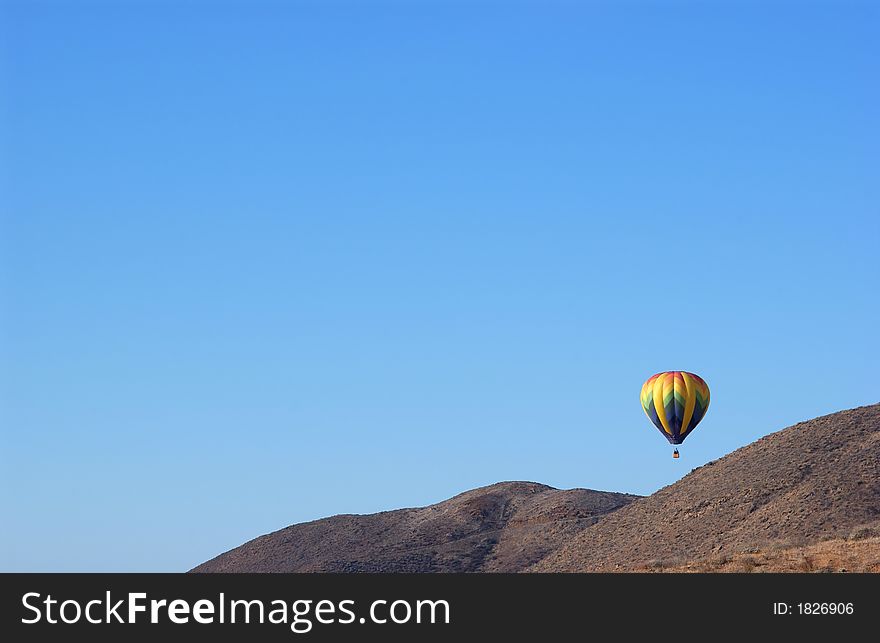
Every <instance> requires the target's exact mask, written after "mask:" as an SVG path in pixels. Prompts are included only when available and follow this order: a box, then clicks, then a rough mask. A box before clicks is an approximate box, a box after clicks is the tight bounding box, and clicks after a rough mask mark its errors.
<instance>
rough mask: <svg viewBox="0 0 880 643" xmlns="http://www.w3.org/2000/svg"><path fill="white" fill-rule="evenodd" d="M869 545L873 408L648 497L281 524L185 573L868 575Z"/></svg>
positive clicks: (484, 500)
mask: <svg viewBox="0 0 880 643" xmlns="http://www.w3.org/2000/svg"><path fill="white" fill-rule="evenodd" d="M859 533H861V534H868V536H871V537H872V538H874V540H870V539H869V540H867V541H865V538H859V537H853V534H859ZM878 534H880V404H878V405H873V406H866V407H861V408H857V409H852V410H848V411H841V412H839V413H833V414H831V415H826V416H824V417H820V418H816V419H814V420H810V421H808V422H801V423H800V424H796V425H794V426H792V427H789V428H787V429H784V430H782V431H779V432H777V433H773V434H771V435H768V436H766V437H764V438H762V439H760V440H758V441H757V442H754V443H752V444H750V445H748V446H746V447H743V448H741V449H739V450H737V451H734V452H733V453H731V454H729V455H727V456H725V457H723V458H721V459H719V460H716V461H714V462H710V463H708V464H706V465H704V466H702V467H699V468H697V469H694V470H693V471H692V472H691V473H689V474H688V475H686V476H685V477H684V478H682V479H681V480H679V481H678V482H676V483H675V484H672V485H670V486H668V487H664V488H663V489H660V490H659V491H657V492H656V493H654V494H652V495H650V496H648V497H645V498H639V497H637V496H633V495H629V494H623V493H610V492H602V491H591V490H587V489H572V490H568V491H561V490H558V489H553V488H552V487H548V486H546V485H541V484H537V483H533V482H504V483H499V484H495V485H492V486H489V487H483V488H480V489H474V490H472V491H468V492H466V493H462V494H460V495H458V496H455V497H454V498H451V499H449V500H446V501H444V502H440V503H438V504H435V505H431V506H428V507H422V508H415V509H400V510H397V511H388V512H383V513H378V514H371V515H341V516H334V517H331V518H325V519H322V520H316V521H314V522H308V523H303V524H298V525H292V526H290V527H287V528H285V529H282V530H280V531H276V532H274V533H271V534H267V535H265V536H261V537H259V538H256V539H255V540H252V541H250V542H248V543H245V544H244V545H242V546H240V547H237V548H235V549H233V550H231V551H229V552H226V553H225V554H221V555H220V556H217V557H216V558H214V559H212V560H209V561H207V562H206V563H203V564H202V565H199V566H198V567H196V568H195V569H193V570H192V571H195V572H517V571H532V572H581V571H745V570H746V569H748V570H753V569H757V570H769V571H808V568H809V569H830V570H838V571H839V570H842V569H848V570H864V571H874V570H877V569H878V568H880V561H878V560H877V555H878V554H880V544H878V542H877V540H876V536H877V535H878Z"/></svg>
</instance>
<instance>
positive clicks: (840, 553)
mask: <svg viewBox="0 0 880 643" xmlns="http://www.w3.org/2000/svg"><path fill="white" fill-rule="evenodd" d="M636 571H640V572H677V573H700V572H708V573H753V572H796V573H811V572H880V536H874V537H860V538H858V539H855V540H852V539H849V540H848V539H844V538H836V539H833V540H825V541H822V542H819V543H815V544H812V545H807V546H791V547H780V546H779V544H778V543H776V544H771V545H768V546H766V547H764V548H762V549H760V550H759V551H757V552H756V553H742V554H735V555H733V556H717V557H714V558H707V559H703V560H698V561H694V562H691V563H686V564H683V565H663V566H647V567H644V568H641V569H638V570H636Z"/></svg>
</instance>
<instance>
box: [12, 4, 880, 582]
mask: <svg viewBox="0 0 880 643" xmlns="http://www.w3.org/2000/svg"><path fill="white" fill-rule="evenodd" d="M0 25H2V27H0V42H2V45H0V47H2V54H0V57H2V68H0V82H2V87H0V96H2V98H0V101H2V113H0V114H2V120H0V137H2V138H0V145H2V148H0V149H2V158H0V209H2V210H0V211H2V219H0V438H2V442H0V510H2V520H0V569H2V570H7V571H8V570H65V571H66V570H86V571H101V570H146V571H164V570H172V571H173V570H183V569H187V568H189V567H191V566H193V565H195V564H197V563H200V562H202V561H203V560H205V559H207V558H210V557H212V556H214V555H216V554H218V553H220V552H222V551H224V550H226V549H229V548H231V547H233V546H236V545H238V544H240V543H241V542H243V541H245V540H248V539H250V538H252V537H254V536H257V535H259V534H262V533H265V532H267V531H271V530H275V529H278V528H281V527H283V526H286V525H288V524H290V523H293V522H298V521H304V520H311V519H315V518H319V517H323V516H327V515H331V514H335V513H344V512H353V513H366V512H373V511H379V510H385V509H393V508H398V507H403V506H414V505H424V504H428V503H432V502H436V501H439V500H442V499H445V498H447V497H449V496H451V495H453V494H456V493H458V492H461V491H464V490H466V489H470V488H473V487H476V486H479V485H485V484H490V483H493V482H497V481H501V480H535V481H540V482H544V483H547V484H551V485H553V486H556V487H590V488H596V489H607V490H617V491H629V492H635V493H650V492H652V491H654V490H656V489H658V488H659V487H661V486H663V485H666V484H669V483H671V482H673V481H675V480H676V479H678V478H679V477H680V476H681V475H683V474H684V473H686V472H687V471H689V470H690V469H691V468H692V467H696V466H699V465H701V464H703V463H705V462H706V461H708V460H710V459H714V458H717V457H719V456H721V455H723V454H725V453H728V452H729V451H731V450H733V449H735V448H737V447H739V446H741V445H744V444H747V443H749V442H751V441H753V440H755V439H756V438H758V437H760V436H762V435H764V434H766V433H769V432H771V431H774V430H777V429H779V428H782V427H784V426H787V425H790V424H793V423H795V422H798V421H800V420H804V419H808V418H811V417H814V416H817V415H821V414H825V413H829V412H833V411H836V410H839V409H843V408H849V407H853V406H858V405H863V404H869V403H874V402H877V401H878V399H880V395H878V389H877V374H878V371H877V365H878V361H880V360H878V358H880V354H878V342H877V329H878V328H880V303H878V278H880V268H878V242H880V207H878V203H880V176H878V174H880V170H878V168H880V135H878V126H877V106H878V104H880V84H878V83H877V79H878V78H880V55H878V54H880V50H878V46H877V33H878V26H880V13H878V9H877V7H876V4H875V5H874V6H873V7H872V6H871V3H864V4H847V3H840V2H833V3H832V2H828V3H807V2H790V3H775V4H773V3H767V2H755V3H747V2H730V3H696V2H694V3H688V2H667V3H661V2H655V3H637V2H625V3H610V2H608V3H603V2H583V3H575V2H569V3H562V2H560V3H556V4H553V3H548V2H537V1H536V2H517V3H514V2H509V3H482V4H476V5H473V4H471V3H463V2H451V1H450V2H446V3H403V2H399V3H378V2H373V3H354V2H352V3H341V2H331V3H324V4H323V5H322V6H319V5H318V4H317V3H283V4H282V3H278V4H268V3H264V4H256V3H253V2H241V3H240V4H230V3H227V4H219V3H211V4H209V3H201V2H190V3H176V4H170V3H160V2H150V3H128V2H126V3H116V4H115V5H109V4H105V5H100V4H87V3H81V2H70V3H47V2H31V3H10V2H4V3H3V4H2V14H0ZM670 369H683V370H690V371H694V372H696V373H699V374H700V375H702V376H703V377H704V378H705V379H706V380H707V382H708V383H709V386H710V387H711V389H712V405H711V407H710V409H709V412H708V414H707V416H706V419H705V420H704V421H703V423H702V425H701V426H700V427H699V429H698V430H697V431H695V432H694V434H693V435H692V436H691V437H690V439H689V440H688V441H687V443H686V444H685V446H684V449H683V458H682V459H681V460H679V461H673V460H672V459H671V458H670V450H671V449H670V447H669V446H668V445H667V444H666V442H665V441H664V440H663V438H662V436H661V435H660V434H659V433H658V432H657V430H656V429H655V428H654V427H653V426H652V425H651V423H650V422H649V421H648V420H647V418H646V417H645V416H644V414H643V412H642V410H641V408H640V405H639V401H638V394H639V389H640V387H641V384H642V382H643V381H644V380H645V379H646V378H647V377H648V376H650V375H651V374H653V373H655V372H656V371H660V370H670Z"/></svg>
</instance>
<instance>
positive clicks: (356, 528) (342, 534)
mask: <svg viewBox="0 0 880 643" xmlns="http://www.w3.org/2000/svg"><path fill="white" fill-rule="evenodd" d="M636 498H637V496H632V495H629V494H623V493H607V492H603V491H590V490H587V489H571V490H568V491H559V490H557V489H553V488H552V487H548V486H546V485H542V484H536V483H533V482H502V483H499V484H494V485H491V486H489V487H483V488H480V489H474V490H472V491H468V492H466V493H462V494H460V495H458V496H455V497H454V498H451V499H449V500H446V501H444V502H440V503H438V504H435V505H430V506H428V507H422V508H418V509H399V510H397V511H386V512H382V513H378V514H370V515H342V516H333V517H331V518H324V519H322V520H316V521H314V522H307V523H302V524H298V525H292V526H290V527H287V528H285V529H282V530H280V531H276V532H274V533H271V534H267V535H265V536H260V537H259V538H256V539H254V540H252V541H250V542H247V543H245V544H244V545H242V546H241V547H237V548H235V549H233V550H231V551H228V552H226V553H225V554H221V555H220V556H217V557H216V558H214V559H212V560H209V561H208V562H206V563H204V564H202V565H199V566H198V567H196V568H195V569H193V570H192V571H194V572H480V571H500V572H504V571H507V572H513V571H521V570H523V569H525V568H526V567H528V566H530V565H532V564H533V563H535V562H537V561H538V560H540V559H541V558H543V557H544V556H545V555H546V554H547V553H548V552H550V551H553V550H555V549H558V548H559V547H560V546H561V545H562V544H563V543H565V542H567V541H568V540H569V539H570V538H571V537H572V536H573V535H574V534H576V533H578V532H579V531H581V530H582V529H584V528H586V527H588V526H589V525H592V524H593V523H595V522H596V521H597V520H598V519H599V518H600V517H601V516H604V515H605V514H607V513H609V512H612V511H614V510H616V509H619V508H620V507H622V506H624V505H626V504H628V503H630V502H632V501H633V500H635V499H636Z"/></svg>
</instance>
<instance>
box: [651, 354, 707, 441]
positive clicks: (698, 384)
mask: <svg viewBox="0 0 880 643" xmlns="http://www.w3.org/2000/svg"><path fill="white" fill-rule="evenodd" d="M641 399H642V408H643V409H644V410H645V413H646V414H647V415H648V418H650V420H651V422H653V423H654V426H656V427H657V428H658V429H660V432H661V433H662V434H663V437H665V438H666V439H667V440H669V442H670V444H681V443H682V442H684V439H685V438H686V437H687V436H689V435H690V434H691V431H693V430H694V427H695V426H697V425H698V424H699V423H700V420H702V419H703V416H704V415H705V414H706V409H708V408H709V387H708V386H706V382H704V381H703V379H702V378H701V377H699V376H697V375H694V374H693V373H688V372H686V371H666V372H665V373H657V374H656V375H652V376H651V377H649V378H648V381H647V382H645V383H644V385H643V386H642V396H641Z"/></svg>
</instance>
